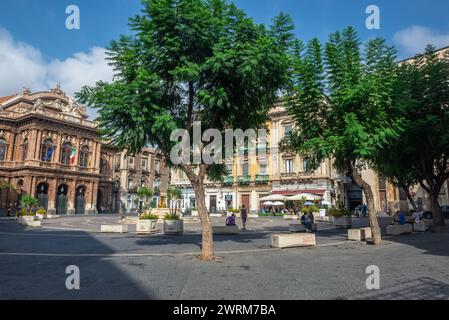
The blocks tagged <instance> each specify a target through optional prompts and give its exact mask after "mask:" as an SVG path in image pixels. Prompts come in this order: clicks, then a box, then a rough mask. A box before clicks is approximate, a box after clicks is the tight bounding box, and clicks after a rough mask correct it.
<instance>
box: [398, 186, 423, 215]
mask: <svg viewBox="0 0 449 320" xmlns="http://www.w3.org/2000/svg"><path fill="white" fill-rule="evenodd" d="M402 189H404V191H405V194H406V195H407V199H408V201H409V202H410V204H411V205H412V207H413V210H415V211H419V210H418V206H417V205H416V203H415V200H414V199H413V197H412V194H411V193H410V188H408V187H406V186H402Z"/></svg>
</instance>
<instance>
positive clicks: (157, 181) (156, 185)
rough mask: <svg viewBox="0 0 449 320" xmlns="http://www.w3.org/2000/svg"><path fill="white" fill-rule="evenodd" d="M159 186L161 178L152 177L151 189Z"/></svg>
mask: <svg viewBox="0 0 449 320" xmlns="http://www.w3.org/2000/svg"><path fill="white" fill-rule="evenodd" d="M160 186H161V180H160V179H154V181H153V189H157V188H159V187H160Z"/></svg>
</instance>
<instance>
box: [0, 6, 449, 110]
mask: <svg viewBox="0 0 449 320" xmlns="http://www.w3.org/2000/svg"><path fill="white" fill-rule="evenodd" d="M235 3H236V4H237V6H238V7H240V8H242V9H244V10H245V11H246V12H247V14H248V15H249V16H250V17H252V18H253V19H254V20H255V21H256V22H258V23H265V24H270V21H271V19H272V18H273V17H275V16H276V15H277V14H278V13H279V12H285V13H288V14H290V15H291V16H292V17H293V20H294V22H295V26H296V29H295V33H296V36H297V37H298V38H300V39H301V40H303V41H308V40H310V39H312V38H314V37H317V38H319V39H320V40H321V41H325V40H326V39H327V37H328V35H329V33H331V32H334V31H337V30H342V29H343V28H345V27H346V26H348V25H352V26H354V27H355V28H356V30H357V31H358V32H359V36H360V39H361V41H362V42H363V41H366V40H369V39H370V38H373V37H377V36H381V37H384V38H385V39H387V41H388V42H389V43H390V44H394V45H395V46H396V47H397V49H398V53H399V57H400V58H406V57H410V56H413V55H415V54H416V53H419V52H422V51H423V49H424V48H425V46H426V45H427V44H429V43H432V44H434V45H435V46H437V47H443V46H448V45H449V19H448V13H449V1H448V0H407V1H406V0H394V1H392V0H369V1H366V0H235ZM69 5H76V6H78V8H79V10H80V29H79V30H68V29H67V28H66V19H67V17H68V15H67V14H66V8H67V7H68V6H69ZM369 5H376V6H377V7H378V8H379V9H380V29H379V30H368V29H367V28H366V26H365V21H366V19H367V18H368V16H369V14H366V12H365V11H366V8H367V7H368V6H369ZM140 8H141V4H140V0H90V1H88V0H14V1H8V0H0V96H3V95H9V94H14V93H19V92H20V91H21V90H22V88H23V87H29V88H30V89H31V90H32V91H37V90H47V89H49V88H51V87H54V85H55V84H57V83H60V84H61V86H62V88H63V90H65V91H66V92H67V93H69V94H70V95H73V93H74V92H76V91H78V90H79V89H80V88H81V87H82V86H83V85H93V84H94V83H95V82H96V81H98V80H104V81H110V80H111V79H112V75H113V72H112V70H111V68H110V66H108V64H107V63H106V62H105V59H104V58H105V49H104V48H105V47H106V46H107V45H108V44H109V42H110V41H111V40H113V39H117V38H118V37H119V35H120V34H127V33H129V28H128V25H127V23H128V18H129V17H131V16H133V15H135V14H137V13H138V12H139V10H140ZM91 115H93V113H91Z"/></svg>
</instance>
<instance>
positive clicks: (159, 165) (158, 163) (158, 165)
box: [154, 161, 161, 173]
mask: <svg viewBox="0 0 449 320" xmlns="http://www.w3.org/2000/svg"><path fill="white" fill-rule="evenodd" d="M154 167H155V168H154V172H156V173H159V172H160V171H161V163H160V162H159V161H156V163H155V165H154Z"/></svg>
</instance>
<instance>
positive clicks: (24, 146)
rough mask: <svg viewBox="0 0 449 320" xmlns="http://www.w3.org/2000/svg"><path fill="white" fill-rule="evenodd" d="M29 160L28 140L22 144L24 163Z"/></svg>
mask: <svg viewBox="0 0 449 320" xmlns="http://www.w3.org/2000/svg"><path fill="white" fill-rule="evenodd" d="M27 158H28V139H25V141H24V142H23V144H22V161H25V160H26V159H27Z"/></svg>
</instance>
